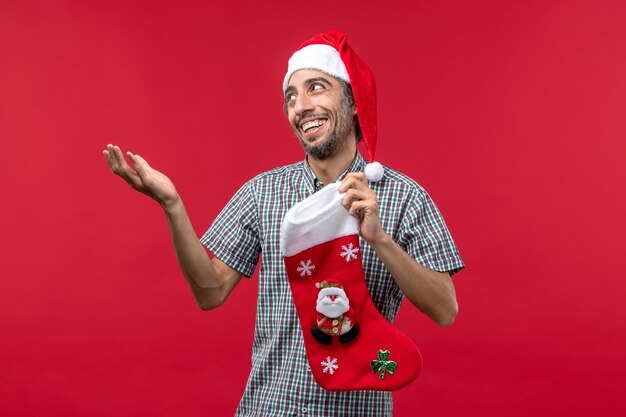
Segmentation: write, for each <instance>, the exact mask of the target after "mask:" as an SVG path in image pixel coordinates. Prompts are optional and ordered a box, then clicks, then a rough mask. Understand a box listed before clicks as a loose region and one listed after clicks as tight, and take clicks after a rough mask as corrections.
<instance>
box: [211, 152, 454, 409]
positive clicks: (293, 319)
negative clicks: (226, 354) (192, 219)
mask: <svg viewBox="0 0 626 417" xmlns="http://www.w3.org/2000/svg"><path fill="white" fill-rule="evenodd" d="M365 165H366V161H365V160H364V159H363V158H362V157H361V155H360V154H359V153H357V155H356V158H355V159H354V162H353V163H352V165H351V166H350V167H349V168H348V169H347V170H346V171H345V172H344V173H343V174H342V175H341V176H340V177H339V178H338V179H337V180H338V181H339V180H342V179H343V178H344V177H345V176H346V174H347V173H348V172H361V171H363V169H364V168H365ZM322 186H323V184H322V183H321V182H320V181H319V180H318V179H317V178H316V177H315V174H314V173H313V171H312V170H311V168H310V166H309V164H308V163H307V162H306V159H305V160H304V161H302V162H299V163H296V164H292V165H288V166H284V167H281V168H276V169H274V170H271V171H268V172H265V173H263V174H260V175H258V176H257V177H255V178H253V179H252V180H250V181H248V182H247V183H246V184H245V185H244V186H243V187H241V189H240V190H239V191H238V192H237V193H236V194H235V195H234V197H233V198H232V199H231V201H230V202H229V203H228V205H227V206H226V207H225V208H224V209H223V210H222V212H221V213H220V214H219V215H218V217H217V219H216V220H215V222H214V223H213V225H212V226H211V228H210V229H209V230H208V231H207V232H206V233H205V234H204V236H202V238H201V239H200V240H201V242H202V243H203V244H204V245H205V246H206V247H207V248H208V249H209V250H210V251H212V252H213V254H214V255H215V256H216V257H217V258H219V259H220V260H222V261H223V262H225V263H226V264H227V265H229V266H231V267H232V268H234V269H236V270H238V271H240V272H242V273H243V274H244V275H245V276H247V277H250V276H251V275H252V274H253V273H254V269H255V268H256V265H257V262H258V260H259V255H260V254H261V253H262V254H263V256H262V261H261V267H260V270H259V291H258V299H257V320H256V326H255V332H254V342H253V347H252V370H251V372H250V377H249V379H248V383H247V386H246V389H245V391H244V394H243V397H242V399H241V402H240V404H239V408H238V409H237V414H236V415H237V416H259V417H260V416H263V417H269V416H281V417H282V416H297V415H301V416H319V417H328V416H341V417H352V416H354V417H365V416H391V414H392V400H391V393H389V392H379V391H350V392H330V391H326V390H324V389H322V388H321V387H320V386H318V385H317V383H316V382H315V380H314V379H313V375H312V374H311V372H310V370H309V367H308V362H307V358H306V354H305V349H304V344H303V340H302V333H301V330H300V323H299V321H298V316H297V313H296V309H295V306H294V303H293V300H292V297H291V290H290V288H289V282H288V280H287V273H286V271H285V266H284V264H283V258H282V255H281V253H280V249H279V240H280V225H281V222H282V219H283V217H284V216H285V213H286V212H287V210H289V208H291V207H292V206H293V205H294V204H296V203H297V202H299V201H302V200H304V199H305V198H307V197H308V196H310V195H311V194H313V193H315V192H316V191H318V190H319V189H320V188H321V187H322ZM370 187H371V188H372V189H373V190H374V191H375V192H376V194H377V198H378V202H379V212H380V220H381V223H382V226H383V228H384V229H385V231H386V232H387V233H388V234H389V235H390V236H392V237H393V239H394V240H395V241H396V242H397V243H398V244H399V245H400V246H401V247H402V248H404V249H405V250H406V251H407V253H408V254H409V255H411V256H412V257H413V258H415V259H416V260H417V261H418V262H419V263H421V264H422V265H424V266H426V267H428V268H430V269H434V270H437V271H450V272H451V273H455V272H457V271H459V270H460V269H462V268H463V267H464V265H463V262H462V261H461V258H460V257H459V254H458V252H457V249H456V247H455V245H454V242H453V241H452V238H451V236H450V234H449V232H448V229H447V228H446V225H445V223H444V221H443V218H442V217H441V214H440V213H439V211H438V210H437V208H436V207H435V205H434V203H433V202H432V200H431V199H430V197H429V196H428V194H426V192H425V191H424V190H423V189H422V188H421V187H420V186H419V185H418V184H417V183H415V182H414V181H413V180H411V179H410V178H408V177H407V176H405V175H403V174H401V173H399V172H397V171H394V170H392V169H390V168H387V167H385V176H384V177H383V179H382V180H381V181H379V182H376V183H370ZM360 243H361V250H362V260H363V271H364V273H365V277H366V284H367V288H368V290H369V292H370V296H371V298H372V301H373V302H374V305H375V306H376V307H377V308H378V310H379V311H380V312H381V314H382V315H383V316H385V317H386V318H387V320H389V321H393V319H394V318H395V316H396V314H397V312H398V309H399V308H400V304H401V302H402V299H403V294H402V291H401V290H400V289H399V288H398V286H397V285H396V283H395V281H394V279H393V278H392V277H391V275H390V274H389V272H388V271H387V268H386V267H385V265H384V264H383V263H382V261H380V259H379V258H378V257H377V256H376V254H375V253H374V251H373V250H372V248H371V247H370V246H369V245H368V244H367V243H366V242H365V241H363V240H362V239H361V242H360Z"/></svg>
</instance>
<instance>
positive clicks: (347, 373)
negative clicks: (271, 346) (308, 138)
mask: <svg viewBox="0 0 626 417" xmlns="http://www.w3.org/2000/svg"><path fill="white" fill-rule="evenodd" d="M338 188H339V183H335V184H331V185H328V186H326V187H324V188H323V189H322V190H320V191H319V192H317V193H316V194H313V195H312V196H311V197H309V198H307V199H306V200H304V201H301V202H300V203H298V204H296V205H295V206H293V207H292V208H291V209H290V210H289V211H288V212H287V214H286V215H285V219H284V220H283V224H282V227H281V250H282V252H283V255H284V261H285V267H286V268H287V276H288V279H289V285H290V287H291V292H292V294H293V299H294V303H295V305H296V310H297V311H298V317H299V319H300V324H301V326H302V334H303V336H304V345H305V348H306V353H307V357H308V359H309V365H310V366H311V371H312V372H313V376H314V378H315V381H316V382H317V383H318V384H319V385H320V386H321V387H322V388H324V389H327V390H329V391H348V390H385V391H392V390H396V389H399V388H402V387H404V386H405V385H407V384H409V383H410V382H411V381H413V380H414V379H415V377H417V374H418V373H419V371H420V370H421V367H422V359H421V356H420V353H419V351H418V349H417V347H416V346H415V344H414V343H413V342H412V341H411V340H410V339H409V338H408V337H407V336H406V335H404V334H403V333H401V332H400V331H398V330H397V329H396V328H395V327H393V326H392V325H391V324H390V323H389V322H388V321H387V320H386V319H385V318H384V317H383V316H382V315H381V314H380V313H379V312H378V310H377V309H376V307H375V306H374V304H373V303H372V300H371V298H370V295H369V292H368V291H367V287H366V285H365V277H364V275H363V266H362V263H361V249H360V247H359V235H358V232H359V224H358V221H357V220H356V219H355V218H353V217H352V216H350V214H349V213H348V212H347V210H346V209H345V208H344V207H343V206H342V205H341V199H342V197H343V195H341V194H339V192H338V191H337V189H338Z"/></svg>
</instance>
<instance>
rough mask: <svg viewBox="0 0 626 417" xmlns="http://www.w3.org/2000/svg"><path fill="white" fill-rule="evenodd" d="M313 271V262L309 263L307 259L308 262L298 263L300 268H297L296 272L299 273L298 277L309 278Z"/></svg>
mask: <svg viewBox="0 0 626 417" xmlns="http://www.w3.org/2000/svg"><path fill="white" fill-rule="evenodd" d="M314 269H315V265H313V262H311V260H310V259H309V260H308V261H306V262H304V261H300V266H299V267H298V269H297V271H298V272H299V273H300V276H301V277H303V276H305V275H306V276H309V277H310V276H311V275H313V270H314Z"/></svg>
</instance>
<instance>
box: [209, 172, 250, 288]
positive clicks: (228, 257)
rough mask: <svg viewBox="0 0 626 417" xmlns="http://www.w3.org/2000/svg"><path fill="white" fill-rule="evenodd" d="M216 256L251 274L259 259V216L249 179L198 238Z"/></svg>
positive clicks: (246, 273)
mask: <svg viewBox="0 0 626 417" xmlns="http://www.w3.org/2000/svg"><path fill="white" fill-rule="evenodd" d="M200 242H201V243H202V244H203V245H204V246H206V247H207V249H209V250H210V251H211V252H213V254H214V255H215V257H217V258H218V259H219V260H221V261H222V262H224V263H225V264H227V265H228V266H230V267H231V268H233V269H236V270H237V271H239V272H241V273H242V274H244V276H246V277H248V278H249V277H251V276H252V274H253V273H254V269H255V268H256V265H257V263H258V261H259V254H260V252H261V244H260V242H259V217H258V210H257V204H256V199H255V198H254V193H253V190H252V181H249V182H247V183H246V184H245V185H244V186H243V187H241V188H240V189H239V191H237V193H236V194H235V195H234V196H233V198H232V199H231V200H230V201H229V202H228V204H227V205H226V207H224V209H222V211H221V212H220V214H219V215H218V216H217V218H216V219H215V221H214V222H213V224H212V225H211V227H210V228H209V230H208V231H207V232H206V233H205V234H204V235H203V236H202V237H201V238H200Z"/></svg>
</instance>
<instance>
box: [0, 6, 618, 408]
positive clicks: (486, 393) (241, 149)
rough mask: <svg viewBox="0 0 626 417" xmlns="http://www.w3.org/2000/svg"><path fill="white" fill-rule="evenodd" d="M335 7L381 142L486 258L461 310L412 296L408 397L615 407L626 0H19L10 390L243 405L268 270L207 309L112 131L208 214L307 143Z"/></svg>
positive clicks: (5, 40)
mask: <svg viewBox="0 0 626 417" xmlns="http://www.w3.org/2000/svg"><path fill="white" fill-rule="evenodd" d="M333 28H339V29H341V30H343V31H345V32H346V33H347V34H348V35H349V39H350V41H351V43H352V45H353V46H354V47H355V49H356V50H357V51H358V53H359V54H360V55H361V56H362V57H363V58H364V59H365V60H366V61H367V62H368V63H369V64H370V66H371V67H372V69H373V70H374V72H375V74H376V76H377V81H378V89H379V147H378V159H379V160H380V161H381V162H383V163H384V164H387V165H389V166H392V167H394V168H396V169H398V170H401V171H403V172H405V173H407V174H409V175H410V176H411V177H413V178H414V179H416V180H417V181H418V182H419V183H420V184H422V185H423V186H424V187H425V188H426V189H427V190H428V191H429V193H430V194H431V195H432V197H433V198H434V199H435V201H436V202H437V204H438V206H439V208H440V209H441V211H442V212H443V214H444V216H445V219H446V221H447V224H448V226H449V228H450V230H451V232H452V234H453V236H454V238H455V240H456V243H457V245H458V247H459V250H460V252H461V255H462V256H463V259H464V261H465V262H466V264H467V269H466V270H465V271H463V272H462V273H460V274H459V275H457V276H456V278H455V283H456V288H457V295H458V299H459V305H460V313H459V316H458V318H457V321H456V323H455V324H454V325H453V326H452V327H451V328H448V329H442V328H439V327H438V326H437V325H436V324H434V323H433V322H431V321H430V320H429V319H427V318H426V317H425V316H423V315H422V314H421V313H420V312H419V311H417V310H416V309H415V308H414V307H413V306H411V305H410V304H409V303H408V302H407V303H405V305H404V306H403V307H402V310H401V312H400V315H399V318H398V320H397V321H396V324H397V326H398V327H399V328H400V329H401V330H403V331H404V332H406V333H407V334H409V335H410V336H411V338H412V339H413V340H414V341H415V342H416V343H417V344H418V345H419V346H420V349H421V351H422V354H423V356H424V370H423V373H422V374H421V376H420V377H419V378H418V379H417V380H416V381H415V382H414V383H412V384H411V385H410V386H408V387H407V388H405V389H403V390H400V391H399V392H397V393H396V394H395V400H396V402H395V415H396V416H416V415H421V416H438V417H443V416H458V415H464V416H503V415H506V416H509V417H514V416H529V415H534V416H542V415H569V416H583V415H590V414H591V413H594V415H603V416H613V415H621V414H620V411H623V398H624V395H625V394H626V382H625V370H626V355H625V353H624V352H626V314H625V313H624V310H623V306H622V304H623V301H622V300H623V298H624V294H625V292H626V284H625V283H624V277H625V272H626V271H625V267H624V261H623V257H624V252H625V249H626V227H625V224H624V220H623V216H624V213H626V193H625V190H626V169H625V168H624V163H623V160H624V156H625V155H626V146H625V145H624V140H625V138H626V117H625V109H626V3H624V2H623V1H591V0H589V1H524V2H506V1H495V0H493V1H472V2H461V1H437V0H432V1H405V2H369V1H363V0H361V1H341V2H333V3H332V4H331V3H298V2H287V1H284V2H258V1H247V2H244V1H228V2H202V1H197V2H173V1H159V2H156V1H145V2H138V1H69V0H68V1H17V0H16V1H11V0H4V1H1V2H0V141H1V148H0V151H1V153H0V160H1V162H0V175H1V176H0V178H1V181H0V196H2V198H1V201H2V203H1V205H0V207H1V210H2V211H1V213H2V215H1V216H0V219H1V221H2V224H1V229H2V233H1V236H2V238H1V239H0V253H2V256H1V258H0V259H1V260H0V271H1V272H0V274H1V276H2V278H1V280H0V314H1V316H0V334H1V336H0V337H1V339H0V340H1V341H0V413H1V414H2V415H4V416H65V417H70V416H141V415H150V416H153V417H154V416H181V415H185V416H207V415H215V416H222V415H224V416H226V415H232V414H233V413H234V410H235V408H236V406H237V403H238V401H239V398H240V396H241V394H242V391H243V388H244V386H245V382H246V378H247V374H248V372H249V369H250V353H251V342H252V333H253V325H254V319H255V298H256V276H255V277H254V278H253V279H251V280H246V281H243V282H242V283H241V284H240V285H239V286H238V287H237V288H236V289H235V291H234V293H233V294H232V295H231V297H230V298H229V299H228V301H227V303H226V304H225V305H224V306H223V307H221V308H220V309H218V310H216V311H211V312H202V311H201V310H199V309H198V308H197V307H196V305H195V303H194V301H193V298H192V296H191V293H190V291H189V290H188V288H187V284H186V283H185V281H184V279H183V277H182V275H181V273H180V272H179V270H178V267H177V264H176V260H175V257H174V254H173V251H172V248H171V243H170V241H169V236H168V232H167V226H166V222H165V218H164V216H163V214H162V212H161V210H160V208H159V207H158V205H156V204H155V203H154V202H153V201H150V200H149V199H147V198H145V197H144V196H141V195H138V194H136V193H135V192H133V191H132V190H131V189H130V188H128V187H127V186H126V185H125V184H123V182H122V181H121V180H120V179H119V178H116V177H115V176H113V175H112V174H111V172H110V170H109V169H108V167H107V166H106V164H105V162H104V159H103V157H102V154H101V151H102V149H104V146H105V145H106V144H107V143H109V142H114V143H117V144H119V145H121V146H122V147H123V149H124V150H132V151H134V152H137V153H139V154H141V155H142V156H144V157H145V158H146V159H148V161H150V163H151V164H152V165H153V166H154V167H156V168H158V169H160V170H162V171H164V172H166V173H167V174H168V175H169V176H170V177H171V178H172V179H173V180H174V182H175V184H176V185H177V187H178V189H179V191H180V193H181V194H182V196H183V198H184V200H185V203H186V206H187V209H188V211H189V214H190V216H191V218H192V221H193V223H194V226H195V228H196V231H197V232H198V234H201V233H203V232H204V231H205V230H206V229H207V228H208V227H209V225H210V224H211V222H212V220H213V219H214V217H215V216H216V214H217V213H218V212H219V210H220V209H221V208H222V207H223V206H224V204H225V203H226V202H227V201H228V199H229V198H230V196H231V195H232V194H233V193H234V192H235V191H236V189H237V188H238V187H239V186H240V185H241V184H243V182H245V181H246V180H247V179H249V178H251V177H252V176H254V175H255V174H257V173H259V172H261V171H263V170H266V169H269V168H272V167H275V166H278V165H283V164H286V163H290V162H293V161H296V160H300V159H301V158H302V157H303V153H302V150H301V149H300V145H299V143H298V142H297V140H296V139H295V138H294V137H293V135H292V134H291V132H290V128H289V126H288V124H287V122H286V121H285V118H284V115H283V114H282V108H281V81H282V77H283V74H284V71H285V69H286V61H287V59H288V58H289V56H290V55H291V53H292V52H293V51H294V50H295V48H296V47H297V46H298V45H299V44H300V42H302V41H303V40H305V39H307V38H309V37H310V36H312V35H314V34H316V33H319V32H322V31H326V30H329V29H333Z"/></svg>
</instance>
